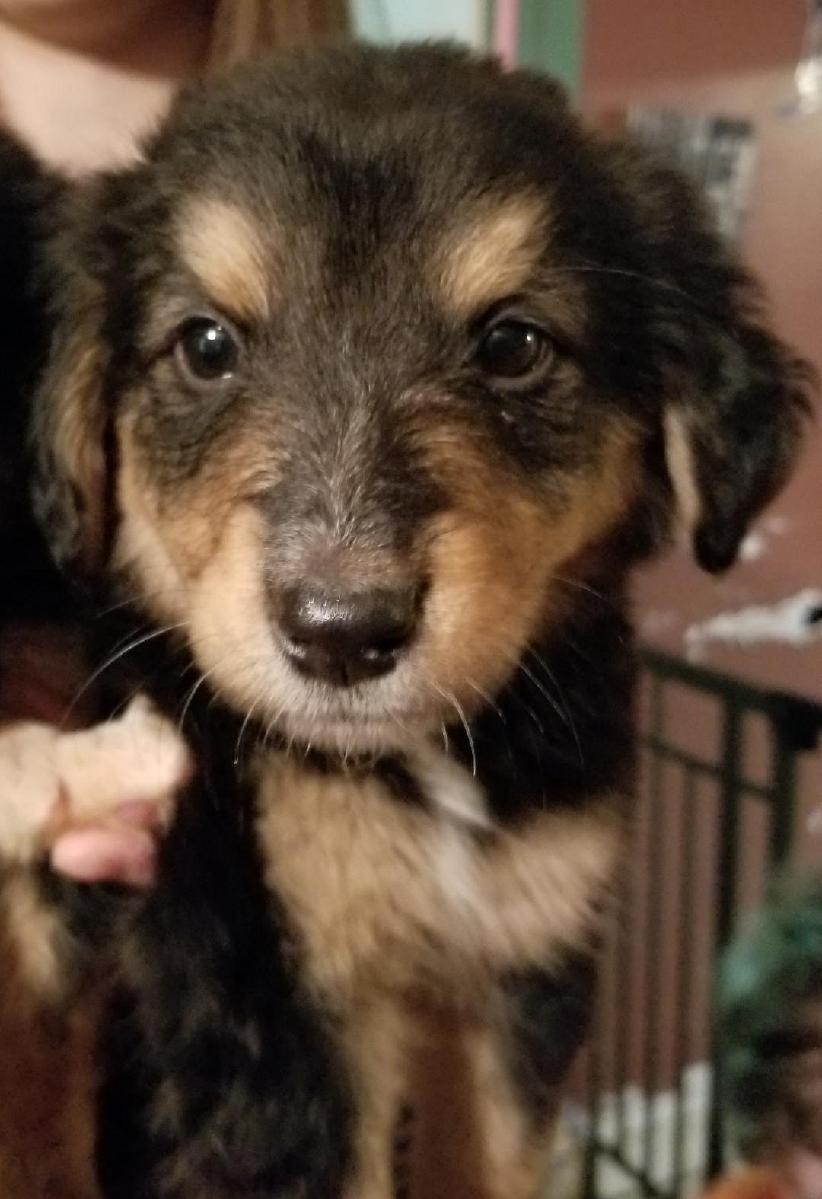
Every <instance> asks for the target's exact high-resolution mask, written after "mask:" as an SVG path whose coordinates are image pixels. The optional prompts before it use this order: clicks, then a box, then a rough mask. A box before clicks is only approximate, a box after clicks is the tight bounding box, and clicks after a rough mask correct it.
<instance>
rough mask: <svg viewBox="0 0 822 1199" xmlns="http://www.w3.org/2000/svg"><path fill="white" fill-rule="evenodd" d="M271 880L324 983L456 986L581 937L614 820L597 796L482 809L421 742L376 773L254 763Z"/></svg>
mask: <svg viewBox="0 0 822 1199" xmlns="http://www.w3.org/2000/svg"><path fill="white" fill-rule="evenodd" d="M258 798H259V809H258V810H259V816H258V833H259V837H260V842H261V847H262V852H263V859H264V870H265V881H266V884H267V886H268V887H270V888H271V889H272V890H273V891H275V892H276V893H277V894H278V896H280V897H281V899H283V900H284V901H285V904H286V906H287V909H288V912H289V914H290V918H291V920H292V921H293V923H294V925H295V931H296V932H297V934H298V937H299V938H300V940H301V942H302V945H303V948H304V952H305V953H306V957H307V961H308V965H309V970H310V972H311V975H312V977H313V979H314V981H315V983H316V985H317V986H318V987H320V988H321V989H326V988H327V989H328V990H329V991H333V992H335V993H337V994H340V993H346V992H348V993H351V994H354V993H356V991H357V989H358V988H359V987H360V986H363V985H364V986H367V987H371V986H373V985H375V984H376V985H386V986H388V987H391V988H392V989H393V988H400V989H405V988H415V987H418V986H433V987H434V988H439V987H443V986H445V987H448V988H449V991H450V992H452V993H453V990H454V988H457V989H459V988H460V987H464V988H465V989H466V992H470V991H471V990H472V989H473V988H475V987H476V985H477V984H478V983H479V982H481V981H482V980H483V979H485V978H487V977H488V975H489V974H496V973H498V972H499V971H504V970H507V969H515V968H520V967H523V966H527V965H529V964H535V965H536V964H539V965H545V964H550V961H551V959H552V958H553V957H554V956H556V958H557V959H558V960H559V959H560V958H561V957H562V955H563V953H564V952H565V951H566V950H567V949H568V948H576V947H578V946H579V944H580V940H581V939H584V937H585V934H586V931H587V930H588V928H589V927H590V924H591V921H592V918H593V916H594V913H595V911H596V909H597V906H598V904H599V901H600V900H601V897H602V892H603V889H604V888H605V887H606V886H607V884H608V881H609V879H610V876H611V872H612V869H613V865H614V862H615V857H616V854H617V851H618V844H619V834H618V832H617V829H616V824H615V821H614V819H613V814H612V805H610V804H609V803H608V802H607V801H603V803H601V804H598V803H595V804H592V805H589V806H586V808H585V810H584V811H550V810H539V811H537V812H535V813H534V814H533V815H532V816H531V817H530V819H528V820H526V821H523V822H521V823H520V824H519V825H518V826H517V827H516V828H515V829H511V828H505V827H501V826H499V825H494V824H493V823H492V822H491V819H490V816H489V813H488V809H487V805H486V802H485V797H484V794H483V790H482V788H481V786H480V785H479V783H478V782H477V781H476V780H474V779H473V778H472V777H471V775H470V774H469V773H468V772H466V771H465V770H464V769H463V768H462V767H461V766H459V765H458V764H456V763H454V762H453V761H451V760H450V759H448V758H447V757H446V756H445V755H444V754H442V753H440V752H437V751H436V750H433V749H431V748H430V747H428V746H426V747H424V748H421V749H420V750H419V751H418V752H415V753H412V754H409V755H407V756H406V757H404V758H403V760H402V763H401V764H400V769H399V771H397V772H394V773H393V776H392V777H391V778H390V779H387V778H386V777H385V775H384V773H381V772H379V771H375V772H373V773H361V772H356V773H354V772H352V773H349V774H346V773H343V772H339V773H320V772H318V771H317V770H315V769H312V768H310V767H307V766H306V765H304V764H300V763H298V762H295V761H294V760H293V759H289V758H287V757H284V756H276V755H274V756H271V757H269V758H267V759H266V761H265V763H264V765H263V766H262V768H261V773H260V784H259V795H258Z"/></svg>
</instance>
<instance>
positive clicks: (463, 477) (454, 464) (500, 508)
mask: <svg viewBox="0 0 822 1199" xmlns="http://www.w3.org/2000/svg"><path fill="white" fill-rule="evenodd" d="M603 440H604V445H603V449H602V452H601V456H600V458H599V461H598V462H597V463H596V464H595V465H594V467H593V468H592V469H591V470H590V471H586V472H585V473H581V474H578V475H576V476H574V477H572V478H570V479H566V480H565V481H564V482H563V481H561V482H560V484H559V486H558V487H557V489H556V493H555V494H554V495H553V496H552V497H543V498H539V497H537V496H535V495H533V494H532V493H529V492H526V491H524V490H522V491H518V490H517V488H516V487H515V485H514V484H513V483H512V482H511V481H510V480H508V479H503V478H497V477H495V473H494V468H493V466H492V465H491V464H490V463H489V462H488V461H487V457H484V456H482V455H481V454H480V453H476V452H472V449H471V446H470V444H466V439H464V438H463V439H462V440H460V441H458V440H457V439H456V438H455V439H453V440H452V441H451V440H448V439H444V438H442V437H439V438H437V439H433V438H432V441H431V444H430V445H428V446H424V452H426V454H427V457H428V459H429V462H431V464H432V469H433V471H434V473H435V475H436V477H437V478H438V479H440V480H443V481H444V484H445V487H446V488H447V490H448V493H449V497H450V499H451V510H450V511H449V512H448V513H447V514H446V515H445V516H443V517H442V518H441V520H440V521H439V522H438V524H437V526H435V528H434V530H433V536H432V538H431V572H430V573H431V579H432V587H431V593H430V596H429V599H428V605H427V607H428V611H427V620H426V627H425V629H424V631H423V636H422V638H421V641H420V654H421V656H422V657H424V659H425V660H426V664H430V667H429V669H430V671H431V678H432V681H433V683H434V685H435V686H439V687H441V688H444V689H445V690H446V691H448V692H451V693H456V695H457V697H458V699H459V700H460V702H461V704H462V705H463V706H464V707H465V708H466V709H467V710H469V711H470V710H472V709H474V708H476V707H477V706H479V704H481V703H482V701H483V695H482V692H489V691H493V690H494V689H495V688H496V687H498V686H499V685H500V684H501V683H502V682H503V681H504V680H505V679H506V678H507V677H508V675H509V673H510V671H511V669H512V668H513V666H514V664H515V663H516V662H518V660H519V659H520V657H521V655H522V651H523V647H524V646H526V645H527V644H528V643H529V642H531V641H532V640H533V639H534V638H536V637H537V636H538V635H539V634H541V633H543V632H544V631H545V630H546V629H547V628H549V627H550V626H551V625H552V624H556V623H558V622H559V621H560V620H561V618H562V615H563V613H564V611H565V609H566V607H567V605H568V603H569V600H570V599H571V598H572V596H571V595H570V593H569V590H568V587H567V584H566V583H565V582H555V581H554V580H553V578H552V576H554V575H555V574H559V575H560V576H563V577H564V573H565V569H566V568H567V566H568V564H569V563H570V562H571V561H572V560H573V559H575V558H576V557H577V556H578V555H579V554H580V553H581V551H583V550H584V549H585V548H587V547H588V546H590V545H591V544H592V543H593V542H595V541H596V540H597V539H598V538H601V537H602V536H603V535H604V534H605V533H606V532H607V531H608V530H609V529H610V528H611V527H613V525H614V524H615V523H616V522H617V521H618V520H619V519H620V518H621V517H622V515H623V514H624V512H625V511H626V508H627V507H628V505H629V504H630V502H631V501H632V499H633V496H634V493H635V488H636V485H637V479H638V477H639V474H638V470H637V469H635V467H634V463H635V459H636V450H635V445H634V439H633V434H632V431H631V429H630V428H628V427H625V426H622V425H614V427H613V428H612V429H611V430H610V431H609V433H608V434H607V435H606V437H605V438H604V439H603ZM552 509H553V513H552V511H551V510H552ZM503 563H504V568H503V567H502V565H501V564H503ZM466 679H467V680H470V681H471V682H473V684H474V687H475V688H476V690H474V691H473V692H472V690H471V688H470V687H469V688H466V686H465V680H466ZM452 715H453V713H452Z"/></svg>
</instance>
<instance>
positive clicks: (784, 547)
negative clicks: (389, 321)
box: [583, 0, 822, 698]
mask: <svg viewBox="0 0 822 1199" xmlns="http://www.w3.org/2000/svg"><path fill="white" fill-rule="evenodd" d="M588 13H589V18H588V43H587V47H586V55H585V59H584V68H583V107H584V109H585V111H586V113H587V114H588V116H589V117H591V118H593V119H594V120H598V119H601V118H602V117H603V116H605V115H606V114H610V113H613V112H614V110H617V109H620V108H622V107H624V106H625V105H626V104H629V103H637V102H641V103H646V104H662V105H668V106H673V107H677V108H684V109H689V110H696V111H707V112H718V113H724V114H727V115H731V116H744V117H749V118H751V119H752V120H754V121H755V123H756V128H757V135H758V144H759V161H758V167H757V172H756V180H755V189H754V197H753V209H752V212H751V216H750V221H749V225H748V229H747V234H746V237H745V240H744V244H743V250H744V253H745V255H746V257H747V259H748V260H749V262H750V263H751V264H752V266H753V267H754V268H755V270H756V271H757V272H758V273H759V274H760V276H761V277H762V279H763V280H764V282H765V284H766V287H767V290H768V293H769V295H770V297H771V300H772V304H773V311H774V318H775V321H776V324H777V327H778V328H779V329H780V331H781V332H782V333H783V335H784V336H785V337H787V338H788V339H789V340H790V341H792V342H793V343H794V344H795V345H796V346H797V347H798V348H799V349H800V351H801V352H802V353H804V354H805V355H807V356H808V357H809V358H811V359H812V360H813V361H815V363H816V364H817V366H818V367H821V368H822V114H816V115H813V116H807V117H803V118H794V119H791V120H786V119H784V117H780V116H779V115H777V114H778V109H779V107H780V105H781V104H782V102H784V100H785V99H786V98H788V97H790V95H791V92H792V70H793V66H794V65H795V62H796V58H797V55H798V51H799V45H800V41H801V34H802V28H803V24H804V15H805V5H804V0H588ZM773 513H776V514H777V515H778V516H779V517H781V518H782V520H783V527H782V529H781V531H780V530H779V529H774V528H773V526H772V525H771V524H769V523H767V522H766V523H765V524H764V525H762V526H761V527H762V529H763V531H764V534H765V548H764V552H763V554H762V556H761V557H760V558H758V559H757V560H756V561H750V562H745V563H743V564H741V565H739V566H737V567H736V568H734V570H733V571H731V572H730V573H729V574H728V575H727V576H726V577H725V578H723V579H721V580H716V581H715V580H711V579H709V578H707V577H704V576H700V575H698V574H697V572H696V569H695V568H694V567H693V566H692V565H691V564H690V563H689V562H687V561H686V559H685V556H684V554H681V553H679V552H677V553H675V554H673V555H671V557H670V558H669V559H668V560H667V561H666V562H665V563H664V564H663V565H662V566H661V567H659V568H655V569H654V570H653V571H651V572H649V574H648V576H647V578H645V579H643V580H642V581H641V584H640V587H639V600H640V624H641V627H642V628H643V631H644V633H645V635H646V636H647V637H648V638H649V639H651V638H652V639H653V640H655V641H657V642H659V643H661V644H663V645H664V646H666V647H667V648H670V649H672V650H674V651H676V652H682V649H683V634H684V631H685V629H686V627H687V626H688V625H689V624H691V623H692V622H694V621H699V620H702V619H704V618H705V617H707V616H710V615H713V614H715V613H716V612H719V611H729V610H734V609H738V608H741V607H743V606H745V605H748V604H751V603H768V602H772V601H775V600H779V599H781V598H783V597H787V596H790V595H793V594H795V593H796V592H798V591H799V590H800V589H801V588H803V587H809V586H810V587H817V588H820V589H822V436H820V433H819V432H818V431H816V432H815V433H814V434H813V436H812V439H811V444H810V445H809V448H808V451H807V452H806V454H805V458H804V461H803V463H802V467H801V469H800V471H799V473H798V474H797V476H796V479H795V480H794V482H793V483H792V484H791V486H790V488H789V490H788V492H787V493H786V494H785V495H784V496H783V497H782V498H781V499H780V500H779V501H778V502H777V504H776V505H775V507H774V509H772V513H771V515H772V514H773ZM769 530H770V532H769ZM703 660H705V661H706V662H707V663H708V664H709V665H712V666H716V667H718V668H720V669H728V670H731V671H734V672H736V673H742V674H746V675H748V676H749V677H752V678H755V679H756V680H758V681H762V682H766V683H770V684H773V685H777V686H783V687H788V688H790V689H795V690H801V691H804V692H806V693H809V694H814V695H816V696H818V697H820V698H822V641H820V642H817V643H815V644H814V645H813V646H806V647H801V648H792V647H788V646H786V645H776V646H770V647H763V648H758V649H747V650H740V649H734V648H728V647H724V646H719V645H716V646H713V645H712V646H710V647H709V648H708V649H707V652H706V654H705V657H704V659H703Z"/></svg>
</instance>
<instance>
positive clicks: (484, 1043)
mask: <svg viewBox="0 0 822 1199" xmlns="http://www.w3.org/2000/svg"><path fill="white" fill-rule="evenodd" d="M593 977H594V976H593V967H592V964H591V962H590V960H589V959H588V958H584V957H580V958H579V959H578V960H574V961H573V962H569V963H567V964H566V966H565V967H564V968H562V969H561V970H553V971H549V970H535V969H532V970H528V971H524V972H522V973H520V974H516V975H509V976H508V977H506V978H505V979H502V980H500V982H499V983H498V986H497V993H496V995H495V996H493V997H491V998H490V1001H489V1005H488V1008H487V1012H486V1015H485V1017H484V1019H477V1018H474V1019H473V1020H471V1021H470V1022H469V1021H462V1020H460V1019H459V1017H457V1016H451V1017H450V1018H449V1017H448V1016H447V1014H446V1015H444V1016H443V1017H442V1018H441V1019H439V1020H438V1021H437V1022H436V1030H437V1034H438V1038H439V1039H438V1040H435V1039H434V1037H433V1036H432V1041H431V1046H430V1048H429V1050H428V1051H427V1053H426V1054H425V1055H423V1056H422V1057H421V1058H420V1059H419V1062H418V1069H417V1071H416V1085H415V1088H414V1102H415V1105H416V1106H417V1111H418V1116H417V1120H416V1121H415V1144H414V1154H413V1169H412V1178H413V1185H412V1188H411V1194H412V1199H537V1196H538V1195H539V1194H540V1193H541V1187H542V1184H543V1181H544V1178H545V1172H546V1168H547V1166H548V1162H549V1159H550V1154H551V1148H552V1140H553V1131H554V1124H555V1120H556V1115H557V1110H558V1106H559V1098H560V1086H561V1084H562V1082H563V1080H564V1078H565V1075H566V1074H567V1071H568V1069H569V1067H570V1064H571V1061H572V1059H573V1057H574V1054H575V1052H576V1050H577V1048H578V1046H579V1045H580V1043H581V1040H582V1038H583V1036H584V1034H585V1032H586V1030H587V1025H588V1014H589V1006H590V1002H591V995H592V988H593Z"/></svg>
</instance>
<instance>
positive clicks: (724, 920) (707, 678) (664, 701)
mask: <svg viewBox="0 0 822 1199" xmlns="http://www.w3.org/2000/svg"><path fill="white" fill-rule="evenodd" d="M642 667H643V678H642V682H643V686H644V687H645V688H646V689H647V696H648V705H647V709H648V715H647V718H646V719H645V720H644V722H643V727H642V728H641V730H640V744H641V747H642V761H643V769H642V772H641V779H640V784H641V785H640V789H639V790H640V796H641V805H642V806H643V811H644V813H645V819H646V821H647V827H646V828H645V830H644V831H645V837H644V838H643V842H642V844H640V843H639V842H638V843H637V851H636V855H635V858H634V860H633V861H632V867H634V868H633V869H632V871H631V878H630V880H626V881H627V882H629V883H630V887H626V891H625V894H624V896H623V902H622V904H621V905H620V907H619V911H618V913H617V916H616V919H615V921H614V928H613V938H614V940H613V943H612V945H611V947H610V955H609V956H608V957H607V961H608V962H609V963H611V968H610V969H608V970H607V971H604V974H605V976H606V977H605V978H604V981H603V988H602V991H601V995H600V1000H599V1007H598V1011H599V1018H598V1022H597V1028H596V1029H595V1032H594V1036H593V1038H592V1043H591V1045H590V1047H589V1051H588V1064H587V1070H586V1077H587V1083H586V1097H585V1106H586V1113H587V1115H586V1120H585V1122H584V1127H585V1129H586V1137H587V1143H586V1154H585V1170H584V1177H583V1195H584V1197H585V1199H623V1197H624V1199H643V1197H647V1199H684V1197H685V1196H686V1195H688V1194H690V1193H692V1192H693V1191H695V1190H697V1189H699V1187H701V1186H702V1185H703V1184H704V1182H705V1181H706V1180H707V1179H709V1178H710V1177H712V1176H713V1175H715V1174H716V1173H717V1172H718V1171H720V1170H721V1169H722V1167H723V1165H724V1161H725V1154H726V1149H727V1147H726V1144H725V1133H724V1126H723V1119H722V1106H721V1103H720V1102H719V1099H718V1096H719V1094H720V1093H721V1079H720V1077H719V1060H718V1046H717V1044H716V1041H715V1038H714V1033H713V1029H712V1027H711V1025H712V1021H711V1014H710V986H709V983H708V982H706V980H709V979H710V977H711V975H712V972H713V965H714V961H715V959H716V956H717V955H718V954H719V953H720V952H721V951H722V950H723V948H724V947H725V945H726V944H727V942H728V940H729V939H730V938H731V937H732V936H733V933H734V930H735V928H736V924H737V920H738V918H739V906H740V882H741V880H742V879H743V877H744V875H745V869H746V860H745V854H744V852H743V851H744V847H745V844H746V835H747V831H746V830H747V825H746V820H747V819H748V817H747V816H746V813H749V808H750V805H751V804H755V805H758V810H761V811H762V812H763V813H765V814H766V815H767V832H766V845H765V851H764V852H765V860H764V862H763V871H764V873H765V875H766V876H767V874H768V873H770V872H771V871H772V870H773V869H775V868H777V867H778V866H780V865H782V864H783V863H784V862H785V861H786V860H788V859H789V857H790V853H791V841H792V833H793V825H794V817H795V808H796V798H797V778H798V766H799V763H800V761H801V758H802V755H804V754H808V753H810V752H812V751H813V750H815V749H816V748H817V745H818V743H819V739H820V734H822V705H819V704H816V703H813V702H811V701H809V700H807V699H804V698H802V697H801V696H796V695H791V694H790V693H787V692H783V691H777V690H769V689H767V688H760V687H756V686H754V685H752V684H750V683H747V682H745V681H743V680H741V679H736V678H733V677H731V676H729V675H724V674H720V673H718V672H715V671H712V670H708V669H706V668H705V667H703V666H697V665H694V664H693V663H689V662H684V661H681V660H680V659H678V658H674V657H671V656H669V655H667V654H664V653H660V652H658V651H656V650H645V651H643V653H642ZM676 692H678V693H679V694H680V702H681V697H682V695H683V694H685V695H687V697H688V701H689V702H693V701H694V700H695V701H697V702H698V703H702V702H707V703H710V704H712V705H714V706H715V707H716V709H717V711H718V719H719V721H720V726H719V730H718V731H719V733H720V737H719V752H718V753H717V754H710V753H705V754H704V756H703V755H702V754H701V752H699V751H697V750H695V749H694V747H693V746H688V747H686V746H683V745H681V744H678V739H677V736H676V735H675V733H673V732H672V730H671V727H670V726H671V723H672V719H671V713H672V712H674V713H675V708H676V694H675V693H676ZM751 717H756V718H757V719H760V720H761V719H764V727H765V729H766V742H767V744H766V745H764V746H762V747H760V748H762V752H763V753H765V752H766V751H767V760H768V765H769V769H768V772H767V778H766V780H765V781H761V780H760V781H755V780H754V779H752V778H751V777H749V776H750V773H751V771H750V768H749V763H748V762H747V761H746V752H747V746H746V730H747V728H748V722H749V720H750V718H751ZM673 723H674V724H676V721H675V719H674V721H673ZM706 796H707V797H708V799H707V801H706V798H705V797H706ZM706 805H707V808H708V809H709V810H710V812H711V813H712V816H711V820H712V823H711V824H710V828H709V830H708V833H706V832H705V829H704V827H703V822H704V813H705V809H706ZM703 835H704V836H707V837H708V842H703V841H702V840H701V838H703ZM672 843H673V845H674V849H675V850H676V851H677V853H678V854H679V857H678V860H677V861H676V862H675V869H673V871H672V870H671V862H670V853H671V844H672ZM708 843H710V844H711V845H713V849H712V851H711V853H710V854H708V853H707V846H708ZM640 877H641V880H642V884H643V885H642V887H638V885H637V879H638V878H640ZM700 905H702V906H701V907H700ZM706 905H707V906H706ZM700 911H702V912H703V914H704V922H705V924H706V927H705V928H702V929H701V930H698V929H697V928H696V927H695V923H694V922H695V919H696V916H697V914H698V912H700ZM666 922H667V923H666ZM672 923H673V925H674V926H675V927H674V928H672V927H669V926H670V925H671V924H672ZM672 937H674V938H675V943H674V944H672V943H671V938H672ZM637 963H639V966H637ZM697 979H699V980H701V985H702V987H703V990H705V989H706V988H707V990H706V993H705V994H704V995H702V997H701V998H700V997H699V995H698V988H697V986H696V982H695V980H697ZM668 992H670V993H671V994H670V997H669V1001H668V1003H667V1005H666V1006H665V1009H664V1010H663V1003H662V1000H661V995H662V994H663V993H668ZM695 1004H696V1005H697V1006H695ZM699 1004H701V1005H702V1007H703V1008H705V1009H706V1010H705V1011H704V1015H703V1016H701V1017H700V1018H701V1019H702V1021H703V1023H704V1028H697V1029H696V1032H694V1017H695V1015H699V1013H700V1011H701V1008H700V1007H699ZM632 1013H642V1028H641V1030H640V1035H641V1043H640V1045H639V1046H637V1045H635V1044H633V1041H634V1040H635V1039H636V1036H635V1032H636V1030H635V1028H634V1023H633V1022H631V1014H632ZM697 1023H698V1022H697ZM695 1040H696V1042H698V1043H699V1044H702V1043H704V1048H702V1049H700V1051H699V1052H700V1053H701V1054H702V1055H703V1056H704V1057H705V1058H706V1060H705V1061H704V1062H703V1061H702V1060H700V1061H696V1060H695V1058H694V1055H695V1053H696V1050H695V1047H694V1041H695ZM695 1067H698V1068H700V1069H701V1068H702V1067H704V1069H705V1088H706V1094H705V1096H703V1103H704V1110H703V1109H701V1108H700V1109H699V1111H700V1121H701V1123H699V1124H697V1125H694V1124H693V1111H692V1109H693V1107H694V1104H693V1103H692V1096H691V1095H690V1094H689V1079H692V1077H693V1076H692V1075H690V1074H689V1071H692V1070H693V1069H694V1068H695ZM666 1072H667V1074H666ZM663 1075H666V1076H665V1077H663ZM660 1114H663V1115H665V1116H666V1119H667V1124H666V1125H665V1126H664V1127H662V1126H661V1125H660ZM637 1121H639V1122H640V1124H641V1127H639V1129H637ZM694 1147H696V1150H695V1148H694ZM696 1151H698V1154H699V1160H698V1161H695V1160H694V1154H695V1152H696ZM660 1162H661V1163H662V1168H660ZM606 1168H610V1174H609V1178H611V1184H610V1185H609V1187H608V1188H607V1190H606V1191H603V1189H602V1185H603V1184H602V1181H601V1179H602V1178H604V1177H605V1174H604V1171H605V1170H606ZM614 1172H616V1174H617V1175H618V1176H619V1177H621V1178H624V1187H622V1189H621V1190H614V1186H613V1176H614Z"/></svg>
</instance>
